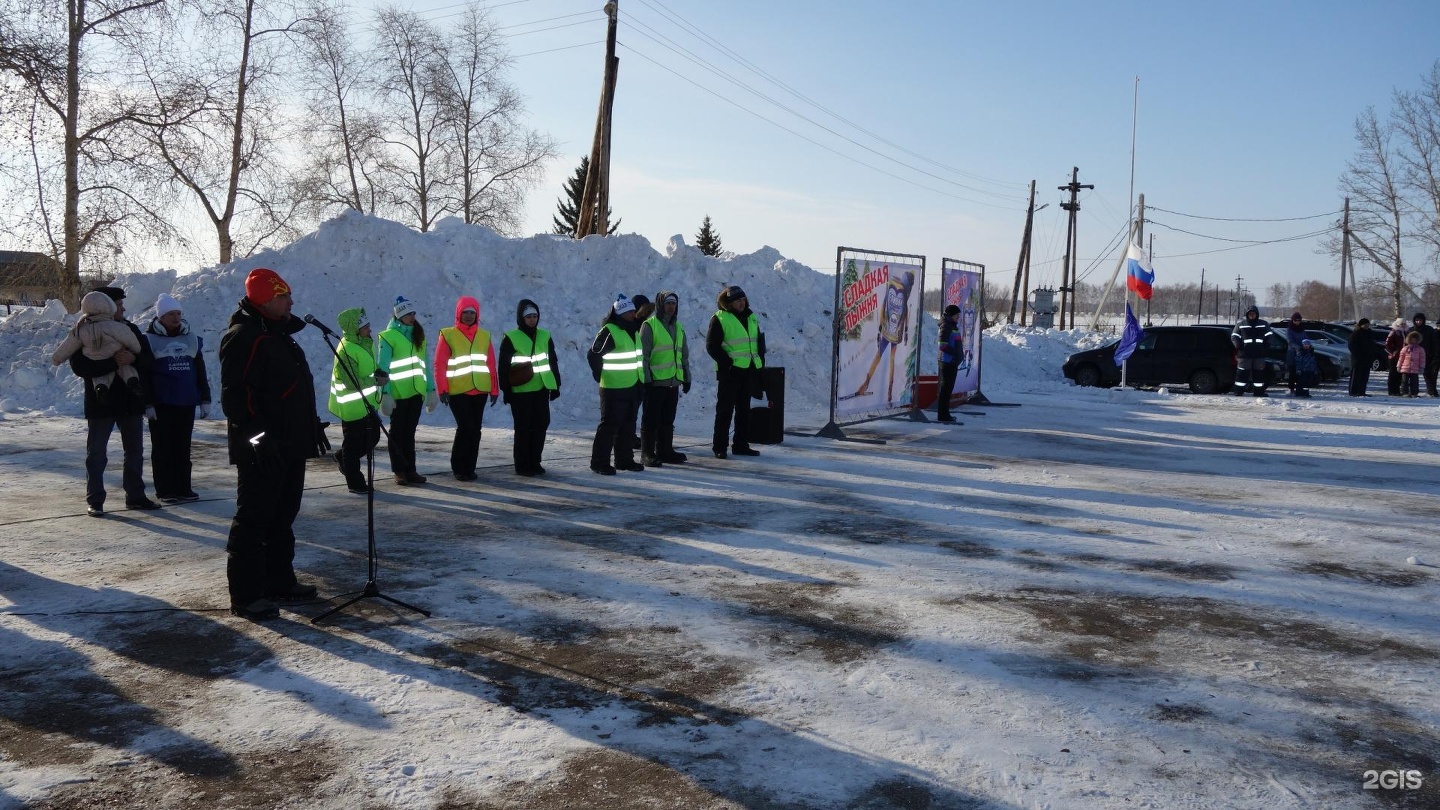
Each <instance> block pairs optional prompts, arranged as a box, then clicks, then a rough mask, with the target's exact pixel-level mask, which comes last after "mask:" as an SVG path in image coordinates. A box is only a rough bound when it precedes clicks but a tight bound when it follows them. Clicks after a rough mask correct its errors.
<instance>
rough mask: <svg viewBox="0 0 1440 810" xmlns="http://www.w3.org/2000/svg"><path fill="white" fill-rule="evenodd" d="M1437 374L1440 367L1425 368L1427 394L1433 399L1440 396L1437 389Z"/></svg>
mask: <svg viewBox="0 0 1440 810" xmlns="http://www.w3.org/2000/svg"><path fill="white" fill-rule="evenodd" d="M1437 372H1440V367H1437V366H1432V365H1428V364H1427V365H1426V366H1425V392H1426V393H1428V394H1429V395H1430V396H1432V397H1434V396H1440V391H1437V390H1436V388H1435V378H1436V375H1437Z"/></svg>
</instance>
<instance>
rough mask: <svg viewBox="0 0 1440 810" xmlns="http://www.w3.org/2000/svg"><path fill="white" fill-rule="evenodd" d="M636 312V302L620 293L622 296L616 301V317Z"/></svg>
mask: <svg viewBox="0 0 1440 810" xmlns="http://www.w3.org/2000/svg"><path fill="white" fill-rule="evenodd" d="M634 311H635V302H634V301H631V300H630V299H629V298H627V297H625V293H620V296H619V297H618V298H616V299H615V314H616V315H624V314H625V313H627V312H634Z"/></svg>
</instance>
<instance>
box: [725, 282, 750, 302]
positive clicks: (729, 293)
mask: <svg viewBox="0 0 1440 810" xmlns="http://www.w3.org/2000/svg"><path fill="white" fill-rule="evenodd" d="M747 297H748V296H746V295H745V291H744V290H742V289H740V287H739V285H736V284H731V285H730V286H729V287H726V288H725V303H727V304H733V303H735V302H736V301H739V300H740V299H741V298H747Z"/></svg>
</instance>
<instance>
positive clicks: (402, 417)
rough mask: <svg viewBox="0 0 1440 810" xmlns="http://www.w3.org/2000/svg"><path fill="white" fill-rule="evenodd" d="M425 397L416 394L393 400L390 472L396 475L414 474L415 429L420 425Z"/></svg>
mask: <svg viewBox="0 0 1440 810" xmlns="http://www.w3.org/2000/svg"><path fill="white" fill-rule="evenodd" d="M424 406H425V397H423V396H421V395H419V394H417V395H415V396H413V397H410V398H408V399H397V400H395V410H393V411H391V412H390V446H389V448H387V449H388V450H389V451H390V471H391V472H393V473H395V474H396V475H405V474H407V473H410V474H413V473H414V472H415V428H416V427H418V426H419V424H420V409H421V408H422V407H424Z"/></svg>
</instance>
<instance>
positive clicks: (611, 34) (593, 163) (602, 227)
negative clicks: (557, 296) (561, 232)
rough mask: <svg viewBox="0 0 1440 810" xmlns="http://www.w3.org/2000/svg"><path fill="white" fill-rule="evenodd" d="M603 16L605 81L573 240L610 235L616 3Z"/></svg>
mask: <svg viewBox="0 0 1440 810" xmlns="http://www.w3.org/2000/svg"><path fill="white" fill-rule="evenodd" d="M605 15H606V16H607V17H609V18H610V24H609V28H608V30H607V32H606V35H605V79H604V81H603V83H602V84H601V86H600V112H599V114H598V115H597V116H596V119H595V142H594V144H593V145H591V147H590V168H589V171H587V172H586V174H585V193H584V195H583V196H582V197H581V199H580V210H579V212H578V215H577V216H576V217H575V238H576V239H581V238H584V237H586V236H589V235H591V234H595V233H598V234H606V233H609V232H610V118H611V115H610V114H611V111H612V110H613V109H614V107H615V77H616V74H617V73H619V71H620V58H619V57H617V56H616V55H615V28H616V24H617V22H618V20H619V17H620V2H619V0H610V2H608V3H606V4H605Z"/></svg>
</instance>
